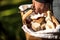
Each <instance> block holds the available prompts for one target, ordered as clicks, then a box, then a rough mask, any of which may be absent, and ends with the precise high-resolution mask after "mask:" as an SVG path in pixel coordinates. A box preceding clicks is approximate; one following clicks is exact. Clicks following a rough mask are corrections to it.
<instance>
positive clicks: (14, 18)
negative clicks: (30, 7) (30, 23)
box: [0, 0, 60, 40]
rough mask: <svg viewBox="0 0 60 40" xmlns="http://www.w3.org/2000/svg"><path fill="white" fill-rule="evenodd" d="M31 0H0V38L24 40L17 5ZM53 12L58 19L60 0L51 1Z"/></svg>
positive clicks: (59, 18)
mask: <svg viewBox="0 0 60 40" xmlns="http://www.w3.org/2000/svg"><path fill="white" fill-rule="evenodd" d="M30 3H32V1H31V0H0V40H25V34H24V31H23V30H22V29H21V27H22V20H21V15H20V13H19V9H18V7H19V6H20V5H23V4H30ZM53 12H54V15H55V17H56V18H57V19H58V20H59V21H60V0H58V1H57V0H54V1H53Z"/></svg>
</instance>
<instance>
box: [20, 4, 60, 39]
mask: <svg viewBox="0 0 60 40" xmlns="http://www.w3.org/2000/svg"><path fill="white" fill-rule="evenodd" d="M31 5H32V4H26V5H20V6H19V9H20V13H21V16H23V14H24V11H25V10H26V9H27V8H31ZM24 23H25V22H23V27H22V29H23V30H24V32H25V35H26V40H57V39H60V25H58V26H57V28H56V29H51V30H48V31H47V30H41V31H37V32H34V31H33V30H31V29H29V28H28V27H27V26H26V25H24Z"/></svg>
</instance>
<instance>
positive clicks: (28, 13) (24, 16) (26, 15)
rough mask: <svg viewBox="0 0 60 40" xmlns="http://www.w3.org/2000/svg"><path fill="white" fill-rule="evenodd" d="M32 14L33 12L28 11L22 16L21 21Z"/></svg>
mask: <svg viewBox="0 0 60 40" xmlns="http://www.w3.org/2000/svg"><path fill="white" fill-rule="evenodd" d="M32 12H33V10H32V9H30V10H29V11H28V12H27V13H25V14H24V15H23V16H22V20H23V21H24V20H25V19H26V17H28V16H29V15H30V14H31V13H32Z"/></svg>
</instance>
